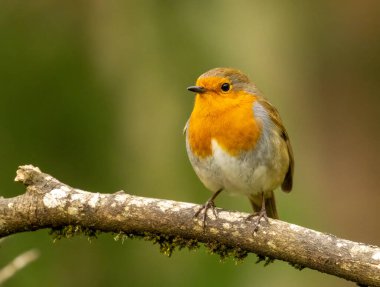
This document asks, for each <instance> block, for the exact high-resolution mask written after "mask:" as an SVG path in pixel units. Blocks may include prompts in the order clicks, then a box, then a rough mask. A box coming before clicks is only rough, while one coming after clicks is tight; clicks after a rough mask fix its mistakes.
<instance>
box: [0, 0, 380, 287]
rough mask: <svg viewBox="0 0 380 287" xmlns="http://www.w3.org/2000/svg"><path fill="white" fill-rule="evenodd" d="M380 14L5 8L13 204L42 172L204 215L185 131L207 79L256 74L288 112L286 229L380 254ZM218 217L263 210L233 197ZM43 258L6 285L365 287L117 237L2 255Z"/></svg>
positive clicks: (5, 178)
mask: <svg viewBox="0 0 380 287" xmlns="http://www.w3.org/2000/svg"><path fill="white" fill-rule="evenodd" d="M379 15H380V2H379V1H353V0H350V1H248V0H246V1H245V0H235V1H226V0H224V1H207V2H206V1H202V2H201V1H192V2H190V1H182V2H180V1H169V0H167V1H120V0H116V1H108V2H106V1H46V0H36V1H17V0H16V1H6V0H5V1H1V2H0V36H1V38H0V39H1V40H0V41H1V42H0V158H1V163H0V190H1V195H2V196H6V197H9V196H15V195H17V194H20V193H22V192H23V191H24V188H23V187H22V186H21V185H17V184H15V183H14V182H13V178H14V176H15V171H16V169H17V166H19V165H22V164H29V163H30V164H34V165H36V166H39V167H40V168H41V169H42V170H43V171H45V172H47V173H50V174H52V175H54V176H55V177H57V178H58V179H60V180H61V181H63V182H65V183H67V184H69V185H71V186H74V187H78V188H81V189H85V190H90V191H94V192H106V193H109V192H115V191H118V190H120V189H124V190H125V191H126V192H128V193H132V194H136V195H141V196H147V197H158V198H167V199H173V200H180V201H188V202H197V203H203V202H204V201H205V200H206V199H207V198H208V197H209V195H210V194H209V192H208V191H207V190H206V189H205V188H204V187H203V186H202V184H201V183H200V182H199V180H198V179H197V178H196V176H195V174H194V172H193V170H192V168H191V166H190V164H189V162H188V159H187V155H186V151H185V144H184V137H183V135H182V129H183V126H184V124H185V122H186V120H187V118H188V117H189V115H190V112H191V110H192V105H193V101H194V95H193V94H192V93H189V92H187V91H186V87H187V86H189V85H192V84H193V83H194V82H195V79H196V78H197V76H198V75H200V74H201V73H203V72H205V71H206V70H208V69H210V68H213V67H217V66H231V67H236V68H239V69H241V70H243V71H244V72H245V73H247V74H248V75H249V76H250V78H251V79H253V80H254V81H255V82H256V84H257V86H258V87H259V89H261V90H262V91H263V93H264V95H266V97H267V98H268V99H269V100H270V101H271V102H272V103H273V104H274V105H275V106H276V107H277V108H278V109H279V111H280V113H281V115H282V118H283V120H284V122H285V125H286V127H287V129H288V132H289V135H290V137H291V140H292V144H293V149H294V154H295V160H296V170H295V184H294V191H293V192H292V193H290V194H284V193H282V192H277V200H278V208H279V213H280V216H281V218H282V219H283V220H285V221H289V222H292V223H296V224H299V225H303V226H306V227H309V228H313V229H317V230H320V231H324V232H329V233H332V234H335V235H337V236H339V237H343V238H347V239H351V240H355V241H362V242H366V243H371V244H377V245H379V244H380V228H379V203H380V192H379V191H378V187H379V183H380V177H379V166H380V153H379V144H380V125H379V123H380V113H379V108H378V107H379V103H380V97H379V90H380V17H379ZM217 205H218V206H219V207H223V208H227V209H236V210H241V211H247V212H249V211H250V206H249V203H248V200H246V199H245V198H242V197H230V196H227V195H222V196H221V197H220V198H218V200H217ZM30 248H38V249H39V250H40V251H41V257H40V259H39V260H38V261H36V262H35V263H33V264H31V265H29V266H28V267H27V268H26V269H24V270H22V271H21V272H20V273H18V274H17V275H16V276H15V277H13V278H12V279H11V280H9V281H8V282H7V283H6V286H120V285H126V286H354V284H353V283H349V282H346V281H344V280H342V279H337V278H335V277H333V276H328V275H325V274H321V273H318V272H316V271H311V270H303V271H301V272H300V271H297V270H296V269H294V268H292V267H290V266H289V265H288V264H286V263H284V262H276V263H275V264H272V265H270V266H268V267H265V268H264V267H263V266H262V264H260V265H255V264H254V262H255V261H256V257H255V256H254V255H250V256H249V257H248V258H247V260H245V261H244V262H243V263H242V264H238V265H235V264H234V262H232V260H227V261H226V262H224V263H220V262H219V258H218V257H217V256H215V255H209V254H207V252H206V251H205V250H204V249H202V250H199V251H196V252H189V251H186V250H183V251H181V252H175V253H174V255H173V257H172V258H167V257H165V256H164V255H162V254H160V253H159V251H158V247H157V246H153V245H152V244H151V243H149V242H144V241H138V240H133V241H132V240H128V241H126V242H124V244H121V243H120V242H115V241H114V240H113V238H112V236H110V235H101V236H100V238H99V239H98V240H94V241H92V243H89V242H88V241H87V240H86V239H85V238H73V239H71V240H61V241H59V242H56V243H53V242H52V240H51V237H49V236H48V235H47V231H46V230H42V231H39V232H34V233H25V234H17V235H14V236H11V237H10V238H8V239H7V240H6V241H5V242H4V243H2V244H1V248H0V264H1V266H4V265H5V264H6V263H7V262H9V261H10V260H11V259H12V258H14V257H15V256H16V255H18V254H19V253H21V252H23V251H25V250H28V249H30Z"/></svg>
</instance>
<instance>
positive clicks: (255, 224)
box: [245, 209, 269, 232]
mask: <svg viewBox="0 0 380 287" xmlns="http://www.w3.org/2000/svg"><path fill="white" fill-rule="evenodd" d="M254 217H255V220H254V222H253V232H256V231H257V230H259V226H260V221H261V218H264V219H265V221H266V223H267V224H269V219H268V215H267V212H266V210H265V209H261V210H260V211H259V212H255V213H253V214H250V215H248V217H247V218H246V219H245V220H246V221H251V220H252V219H253V218H254Z"/></svg>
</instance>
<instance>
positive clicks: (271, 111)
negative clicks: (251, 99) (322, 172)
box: [258, 97, 294, 192]
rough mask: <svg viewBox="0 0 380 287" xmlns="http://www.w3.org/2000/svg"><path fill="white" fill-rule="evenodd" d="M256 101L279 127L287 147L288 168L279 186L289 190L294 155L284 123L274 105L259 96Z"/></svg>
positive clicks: (291, 180)
mask: <svg viewBox="0 0 380 287" xmlns="http://www.w3.org/2000/svg"><path fill="white" fill-rule="evenodd" d="M258 102H259V103H260V104H261V105H262V106H263V107H264V108H265V109H266V110H267V111H268V112H269V117H270V118H271V120H272V121H273V123H274V124H275V125H276V126H278V127H279V129H280V131H281V136H282V138H283V139H284V141H285V142H286V146H287V147H288V155H289V168H288V171H287V172H286V175H285V179H284V181H283V183H282V185H281V188H282V190H283V191H285V192H290V191H291V190H292V187H293V172H294V157H293V150H292V146H291V144H290V140H289V136H288V133H287V132H286V129H285V127H284V125H283V124H282V120H281V117H280V114H279V113H278V111H277V110H276V108H275V107H274V106H272V105H271V104H270V103H269V102H268V101H267V100H266V99H264V98H261V97H259V98H258Z"/></svg>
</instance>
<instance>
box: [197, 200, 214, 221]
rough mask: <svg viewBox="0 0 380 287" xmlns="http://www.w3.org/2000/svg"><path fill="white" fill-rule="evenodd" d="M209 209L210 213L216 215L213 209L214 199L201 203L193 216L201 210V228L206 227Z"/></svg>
mask: <svg viewBox="0 0 380 287" xmlns="http://www.w3.org/2000/svg"><path fill="white" fill-rule="evenodd" d="M209 209H211V210H212V213H213V214H214V216H215V217H216V211H215V204H214V201H212V200H208V201H207V202H206V203H205V204H203V205H202V206H201V207H200V208H199V209H198V210H197V212H196V213H195V214H194V217H198V215H199V214H200V213H201V212H202V211H203V218H202V226H203V228H205V227H206V219H207V211H208V210H209Z"/></svg>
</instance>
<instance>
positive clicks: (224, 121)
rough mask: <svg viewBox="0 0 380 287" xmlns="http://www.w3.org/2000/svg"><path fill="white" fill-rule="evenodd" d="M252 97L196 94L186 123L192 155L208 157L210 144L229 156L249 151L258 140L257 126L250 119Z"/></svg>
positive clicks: (259, 129) (252, 117)
mask: <svg viewBox="0 0 380 287" xmlns="http://www.w3.org/2000/svg"><path fill="white" fill-rule="evenodd" d="M254 102H255V97H254V96H252V95H250V94H246V93H240V94H239V95H238V96H236V97H228V98H227V97H222V96H218V95H212V94H199V95H197V97H196V100H195V105H194V110H193V112H192V114H191V117H190V121H189V127H188V128H189V130H188V140H189V145H190V148H191V150H192V152H193V153H194V154H196V155H197V156H199V157H202V158H205V157H207V156H209V155H211V154H212V148H211V141H212V139H215V140H216V141H217V142H218V144H219V145H220V146H221V147H222V148H223V149H224V150H225V151H226V152H228V153H229V154H230V155H233V156H236V155H238V154H239V153H240V152H242V151H247V150H250V149H252V148H253V147H254V146H255V145H256V143H257V140H258V138H259V136H260V131H261V125H260V124H259V123H258V122H257V121H255V119H254V116H253V103H254Z"/></svg>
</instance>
